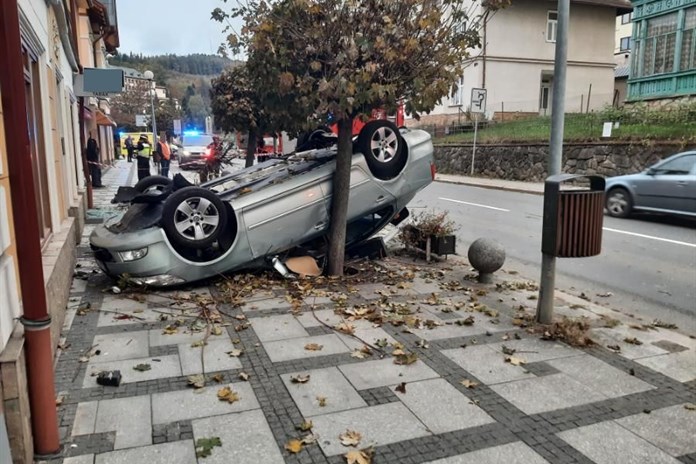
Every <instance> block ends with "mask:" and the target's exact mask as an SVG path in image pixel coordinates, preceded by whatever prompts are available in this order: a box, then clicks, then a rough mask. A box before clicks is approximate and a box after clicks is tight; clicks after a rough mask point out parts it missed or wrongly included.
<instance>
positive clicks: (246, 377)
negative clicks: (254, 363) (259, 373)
mask: <svg viewBox="0 0 696 464" xmlns="http://www.w3.org/2000/svg"><path fill="white" fill-rule="evenodd" d="M239 378H240V379H242V380H249V374H247V373H246V372H240V373H239Z"/></svg>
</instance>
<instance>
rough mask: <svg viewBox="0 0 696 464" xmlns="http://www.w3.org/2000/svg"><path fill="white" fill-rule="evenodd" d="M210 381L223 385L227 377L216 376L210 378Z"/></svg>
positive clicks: (222, 375)
mask: <svg viewBox="0 0 696 464" xmlns="http://www.w3.org/2000/svg"><path fill="white" fill-rule="evenodd" d="M210 380H212V381H214V382H217V383H222V382H224V381H225V376H224V374H215V375H214V376H212V377H211V378H210Z"/></svg>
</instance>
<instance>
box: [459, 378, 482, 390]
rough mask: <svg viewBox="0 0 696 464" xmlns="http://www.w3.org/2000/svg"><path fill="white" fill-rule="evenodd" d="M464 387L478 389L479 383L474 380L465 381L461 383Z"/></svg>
mask: <svg viewBox="0 0 696 464" xmlns="http://www.w3.org/2000/svg"><path fill="white" fill-rule="evenodd" d="M459 383H461V384H462V385H464V386H465V387H466V388H475V387H478V382H474V381H473V380H469V379H464V380H462V381H461V382H459Z"/></svg>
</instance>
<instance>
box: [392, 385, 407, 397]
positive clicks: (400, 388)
mask: <svg viewBox="0 0 696 464" xmlns="http://www.w3.org/2000/svg"><path fill="white" fill-rule="evenodd" d="M394 390H395V391H397V392H399V393H403V394H406V382H401V383H400V384H399V385H397V386H396V388H395V389H394Z"/></svg>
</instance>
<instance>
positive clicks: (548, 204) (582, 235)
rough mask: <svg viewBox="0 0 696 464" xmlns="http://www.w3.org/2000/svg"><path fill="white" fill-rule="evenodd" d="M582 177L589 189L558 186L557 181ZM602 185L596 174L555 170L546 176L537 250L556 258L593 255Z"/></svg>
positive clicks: (598, 236) (597, 247) (599, 231)
mask: <svg viewBox="0 0 696 464" xmlns="http://www.w3.org/2000/svg"><path fill="white" fill-rule="evenodd" d="M582 178H586V179H589V181H590V188H589V189H580V188H578V189H566V190H561V183H563V182H567V181H570V180H576V179H582ZM604 186H605V181H604V178H603V177H600V176H583V175H575V174H558V175H555V176H549V177H548V178H547V179H546V186H545V188H544V226H543V232H542V238H541V251H542V252H543V253H545V254H548V255H551V256H556V257H560V258H583V257H588V256H596V255H598V254H599V253H600V252H601V251H602V224H603V220H604Z"/></svg>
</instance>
